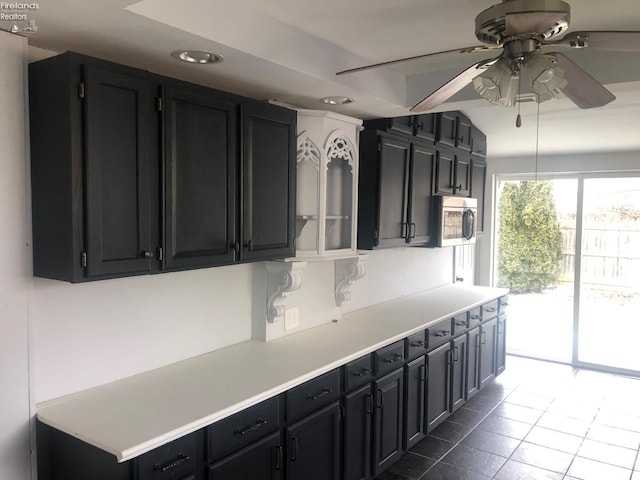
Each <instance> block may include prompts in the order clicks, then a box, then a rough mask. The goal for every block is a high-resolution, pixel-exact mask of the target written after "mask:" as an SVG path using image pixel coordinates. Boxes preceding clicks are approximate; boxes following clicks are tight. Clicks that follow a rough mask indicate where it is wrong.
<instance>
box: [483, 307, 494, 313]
mask: <svg viewBox="0 0 640 480" xmlns="http://www.w3.org/2000/svg"><path fill="white" fill-rule="evenodd" d="M485 310H486V311H487V312H495V311H496V307H489V308H485Z"/></svg>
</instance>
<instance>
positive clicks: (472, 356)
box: [467, 327, 480, 400]
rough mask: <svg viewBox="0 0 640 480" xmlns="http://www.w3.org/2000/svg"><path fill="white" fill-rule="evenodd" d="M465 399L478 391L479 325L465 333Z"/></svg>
mask: <svg viewBox="0 0 640 480" xmlns="http://www.w3.org/2000/svg"><path fill="white" fill-rule="evenodd" d="M467 338H468V340H467V400H469V399H471V398H473V397H474V396H475V394H476V393H478V392H479V391H480V370H479V367H480V327H476V328H473V329H471V330H469V332H468V333H467Z"/></svg>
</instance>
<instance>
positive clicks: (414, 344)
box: [411, 340, 424, 347]
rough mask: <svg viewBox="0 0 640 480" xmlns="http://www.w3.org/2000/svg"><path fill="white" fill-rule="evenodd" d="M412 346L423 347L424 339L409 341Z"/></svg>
mask: <svg viewBox="0 0 640 480" xmlns="http://www.w3.org/2000/svg"><path fill="white" fill-rule="evenodd" d="M411 346H412V347H424V340H415V341H413V342H411Z"/></svg>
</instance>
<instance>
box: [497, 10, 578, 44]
mask: <svg viewBox="0 0 640 480" xmlns="http://www.w3.org/2000/svg"><path fill="white" fill-rule="evenodd" d="M559 14H562V12H555V11H547V12H517V13H507V14H506V15H505V16H504V34H505V36H507V37H510V36H512V35H523V34H527V33H532V34H537V35H540V36H542V38H547V37H548V36H549V35H551V34H552V33H555V32H557V30H558V28H559V27H560V26H559V25H558V21H559V18H560V17H559ZM562 26H564V28H565V29H566V28H567V26H568V25H567V24H562Z"/></svg>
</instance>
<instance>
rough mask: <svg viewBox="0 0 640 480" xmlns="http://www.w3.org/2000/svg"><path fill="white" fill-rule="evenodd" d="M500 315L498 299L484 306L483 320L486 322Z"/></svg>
mask: <svg viewBox="0 0 640 480" xmlns="http://www.w3.org/2000/svg"><path fill="white" fill-rule="evenodd" d="M497 316H498V300H497V299H496V300H492V301H490V302H488V303H485V304H484V305H483V306H482V321H483V322H486V321H487V320H491V319H492V318H493V317H497Z"/></svg>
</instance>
